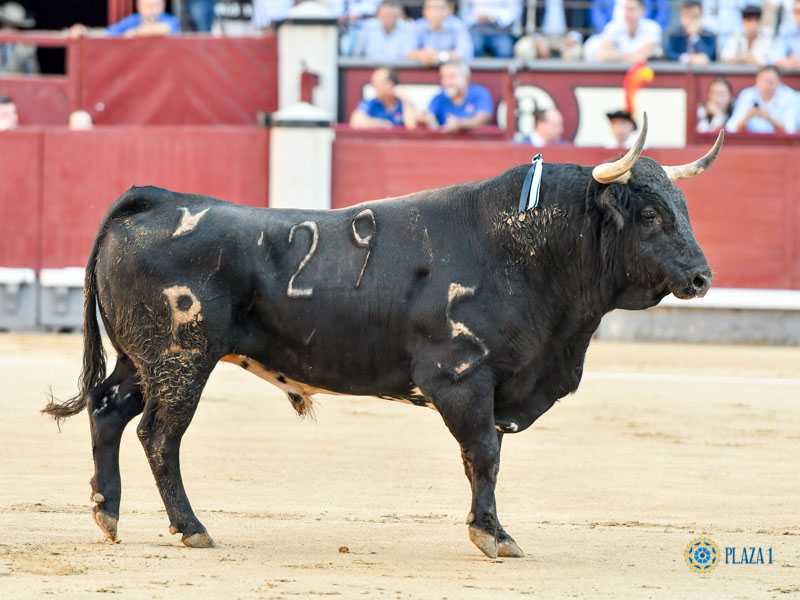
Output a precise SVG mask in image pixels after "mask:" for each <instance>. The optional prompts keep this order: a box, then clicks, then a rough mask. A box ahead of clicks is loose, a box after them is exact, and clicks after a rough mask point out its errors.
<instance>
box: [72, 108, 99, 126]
mask: <svg viewBox="0 0 800 600" xmlns="http://www.w3.org/2000/svg"><path fill="white" fill-rule="evenodd" d="M93 126H94V124H93V123H92V115H90V114H89V113H88V112H86V111H85V110H74V111H72V112H71V113H70V115H69V128H70V129H71V130H72V131H89V130H90V129H92V127H93Z"/></svg>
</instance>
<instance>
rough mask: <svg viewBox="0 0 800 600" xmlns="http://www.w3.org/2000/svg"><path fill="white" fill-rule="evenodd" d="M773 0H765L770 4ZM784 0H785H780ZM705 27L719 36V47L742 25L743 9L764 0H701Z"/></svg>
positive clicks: (766, 3) (759, 3) (722, 46)
mask: <svg viewBox="0 0 800 600" xmlns="http://www.w3.org/2000/svg"><path fill="white" fill-rule="evenodd" d="M772 1H773V0H764V3H765V5H767V6H769V5H770V2H772ZM779 1H783V0H779ZM701 2H702V4H703V27H705V28H706V29H708V30H709V31H713V32H714V33H715V34H716V36H717V48H719V49H721V48H724V47H725V44H727V43H728V39H729V38H730V36H731V35H732V34H733V33H735V32H737V31H739V30H740V29H741V27H742V17H741V15H742V13H741V11H742V9H743V8H744V7H745V6H748V5H753V6H755V5H759V6H760V5H761V2H762V0H701Z"/></svg>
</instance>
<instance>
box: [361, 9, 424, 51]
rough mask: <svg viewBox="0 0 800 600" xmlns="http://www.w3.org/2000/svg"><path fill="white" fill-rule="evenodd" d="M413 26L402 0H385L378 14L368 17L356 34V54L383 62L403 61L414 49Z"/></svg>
mask: <svg viewBox="0 0 800 600" xmlns="http://www.w3.org/2000/svg"><path fill="white" fill-rule="evenodd" d="M414 46H415V38H414V30H413V26H412V25H411V24H410V23H408V22H407V21H406V20H405V19H403V8H402V6H401V5H400V2H399V1H398V0H384V1H383V2H381V4H380V6H378V11H377V12H376V13H375V17H373V18H372V19H367V20H366V21H365V22H364V24H363V26H362V27H361V30H360V31H359V32H358V35H357V36H356V41H355V45H354V47H353V55H354V56H363V57H365V58H370V59H372V60H376V61H379V62H387V61H393V60H402V59H404V58H405V57H406V55H407V54H408V53H409V52H411V51H412V50H413V49H414Z"/></svg>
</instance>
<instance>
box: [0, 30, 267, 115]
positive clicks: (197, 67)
mask: <svg viewBox="0 0 800 600" xmlns="http://www.w3.org/2000/svg"><path fill="white" fill-rule="evenodd" d="M17 41H25V42H28V43H33V44H36V45H38V46H48V47H56V48H65V49H66V75H63V76H62V75H57V76H56V75H48V76H28V75H26V76H16V75H7V74H0V94H8V95H9V96H11V97H12V98H14V100H15V102H16V104H17V109H18V111H19V115H20V122H21V123H22V124H23V125H66V124H67V120H68V117H69V114H70V113H71V112H72V111H73V110H77V109H79V108H82V109H85V110H87V111H89V113H91V115H92V117H93V119H94V122H95V124H99V125H160V124H164V125H223V124H224V125H254V124H255V123H256V122H257V115H258V113H259V112H260V111H265V112H274V111H275V110H277V108H278V43H277V39H276V37H275V36H274V35H271V34H269V35H265V36H263V37H244V38H212V37H208V36H199V35H196V36H186V37H171V38H147V39H120V38H113V39H111V38H82V39H78V40H68V39H67V38H65V37H64V36H60V35H48V34H36V35H33V36H30V35H27V34H26V35H25V36H22V35H21V34H19V33H3V32H0V43H6V42H8V43H13V42H17Z"/></svg>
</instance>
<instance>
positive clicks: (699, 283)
mask: <svg viewBox="0 0 800 600" xmlns="http://www.w3.org/2000/svg"><path fill="white" fill-rule="evenodd" d="M692 285H694V289H696V290H702V289H703V288H704V287H706V280H705V277H702V276H700V275H697V276H696V277H695V278H694V279H693V280H692Z"/></svg>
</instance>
